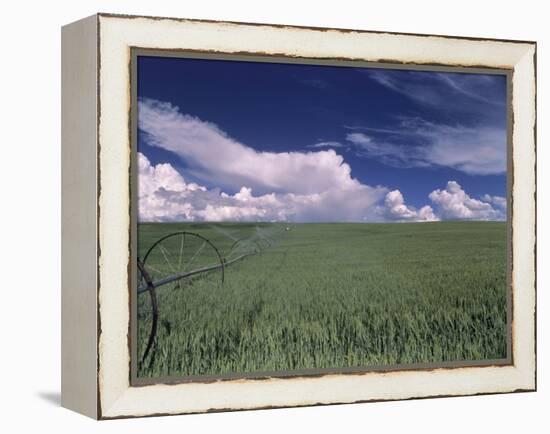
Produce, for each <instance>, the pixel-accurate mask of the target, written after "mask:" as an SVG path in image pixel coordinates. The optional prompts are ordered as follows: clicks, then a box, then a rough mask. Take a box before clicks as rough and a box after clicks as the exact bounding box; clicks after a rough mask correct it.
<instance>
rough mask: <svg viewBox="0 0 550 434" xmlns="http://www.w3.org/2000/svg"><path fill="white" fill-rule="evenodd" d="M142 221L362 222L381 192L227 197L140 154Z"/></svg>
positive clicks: (245, 190) (244, 191) (245, 191)
mask: <svg viewBox="0 0 550 434" xmlns="http://www.w3.org/2000/svg"><path fill="white" fill-rule="evenodd" d="M138 162H139V219H140V221H364V220H371V219H374V218H376V215H375V205H376V203H378V202H379V201H380V200H381V199H382V198H383V197H384V194H385V193H386V191H387V190H386V189H385V188H383V187H369V186H366V185H361V184H359V185H358V186H355V187H353V188H349V189H335V188H330V189H327V190H325V191H323V192H320V193H312V194H296V193H269V194H263V195H257V196H256V195H254V194H253V190H252V189H251V188H250V187H244V186H243V187H241V189H240V190H239V191H238V192H237V193H235V194H233V195H231V194H227V193H225V192H223V191H221V190H220V189H219V188H214V189H208V188H206V187H204V186H201V185H198V184H196V183H188V182H186V181H185V179H184V178H183V176H182V175H181V174H179V173H178V172H177V171H176V170H175V169H174V168H173V167H172V166H171V165H170V164H166V163H164V164H157V165H156V166H154V165H152V164H151V163H150V161H149V160H148V159H147V157H145V155H143V154H141V153H138Z"/></svg>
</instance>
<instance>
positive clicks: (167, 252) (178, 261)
mask: <svg viewBox="0 0 550 434" xmlns="http://www.w3.org/2000/svg"><path fill="white" fill-rule="evenodd" d="M279 232H281V231H279ZM258 236H259V239H254V240H235V242H234V243H233V244H232V245H231V247H230V249H229V252H228V255H229V256H231V254H232V253H233V252H234V250H238V246H239V244H242V243H251V244H252V245H253V246H254V249H253V250H252V251H248V252H244V253H242V254H240V255H238V256H236V257H235V258H232V259H230V260H227V258H224V257H222V255H221V254H220V252H219V250H218V248H217V247H216V246H215V245H214V244H213V243H212V242H211V241H210V240H208V239H207V238H206V237H204V236H202V235H199V234H197V233H194V232H186V231H184V232H174V233H171V234H169V235H166V236H164V237H162V238H160V239H158V240H157V241H156V242H155V243H154V244H153V245H152V246H151V247H150V248H149V250H147V252H146V253H145V256H144V257H143V261H141V260H140V259H139V258H138V260H137V263H138V270H139V272H140V275H141V279H139V282H140V283H139V284H138V288H137V291H136V292H137V295H139V294H141V293H143V292H148V293H149V298H150V300H151V308H152V315H153V318H152V321H151V330H150V332H149V338H148V339H147V346H146V347H145V351H144V352H143V356H142V358H141V363H142V364H143V363H145V360H146V359H147V356H148V355H149V353H150V351H151V348H152V347H153V344H154V342H155V339H156V336H157V325H158V319H159V307H158V301H157V293H156V290H157V288H159V287H161V286H164V285H168V284H170V283H176V282H178V284H179V282H181V281H182V280H184V279H188V278H190V277H192V276H196V275H201V274H205V273H209V272H212V271H215V270H220V272H221V283H222V285H223V283H224V281H225V268H226V267H228V266H230V265H233V264H235V263H237V262H239V261H241V260H243V259H245V258H247V257H249V256H253V255H258V254H261V253H262V251H263V250H264V249H266V248H268V247H270V246H272V245H273V243H274V241H273V240H272V239H269V238H268V237H267V236H265V235H264V234H261V233H258ZM178 238H179V242H177V241H178ZM188 240H192V241H193V242H198V243H199V244H200V246H199V247H198V248H196V249H195V248H192V249H191V250H192V254H191V258H190V259H189V260H188V261H184V256H185V255H184V252H185V251H186V250H188V248H187V244H189V242H188ZM262 241H263V243H265V244H266V246H262ZM193 242H192V243H191V244H193ZM245 245H246V244H245ZM205 248H206V249H209V250H210V256H213V259H214V260H215V262H214V263H212V258H209V259H210V260H209V261H207V263H206V264H200V260H199V261H198V262H199V263H198V264H197V265H196V268H194V269H192V270H189V268H190V266H191V264H193V263H197V258H199V259H200V257H201V256H200V255H201V254H202V252H204V251H205ZM207 251H208V250H207ZM174 252H177V254H174ZM155 255H156V256H157V258H156V259H161V264H162V262H164V266H163V265H159V264H158V263H157V262H155V265H152V264H150V263H149V264H148V262H152V261H154V260H155ZM171 257H172V261H171V260H170V258H171ZM150 258H152V259H150ZM148 260H149V261H148ZM153 362H154V354H153V356H152V357H151V359H150V361H149V366H152V364H153Z"/></svg>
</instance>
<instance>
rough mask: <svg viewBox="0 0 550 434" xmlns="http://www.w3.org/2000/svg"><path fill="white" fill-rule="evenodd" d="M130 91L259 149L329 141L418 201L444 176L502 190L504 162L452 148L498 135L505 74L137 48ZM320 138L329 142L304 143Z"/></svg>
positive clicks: (154, 156)
mask: <svg viewBox="0 0 550 434" xmlns="http://www.w3.org/2000/svg"><path fill="white" fill-rule="evenodd" d="M138 97H139V98H151V99H155V100H160V101H167V102H170V103H172V104H173V105H176V106H178V107H179V109H180V111H181V112H182V113H185V114H190V115H193V116H196V117H198V118H200V119H201V120H203V121H208V122H212V123H214V124H216V125H217V126H218V127H219V128H220V129H221V130H223V131H224V132H225V133H227V135H229V136H230V137H232V138H234V139H235V140H237V141H239V142H241V143H242V144H244V145H246V146H249V147H252V148H254V149H256V150H258V151H273V152H284V151H300V152H306V151H312V150H320V149H327V148H330V147H332V148H333V149H335V150H336V152H337V153H339V154H341V155H343V156H344V159H345V161H346V162H347V163H348V164H349V165H350V166H351V168H352V176H353V177H355V178H357V179H358V180H359V181H360V182H362V183H364V184H368V185H384V186H387V187H388V188H390V189H396V188H397V189H399V190H400V191H401V192H402V193H403V195H404V196H405V198H406V200H407V203H410V204H412V205H414V206H417V207H420V206H422V205H424V204H426V203H427V195H428V194H429V193H430V192H431V191H433V190H434V189H436V188H444V186H445V184H446V183H447V181H449V180H455V181H457V182H458V183H459V184H461V185H462V187H463V188H464V190H465V191H467V192H468V194H470V195H471V196H474V197H479V196H481V195H483V194H490V195H499V196H505V195H506V177H505V173H504V171H503V170H498V169H495V167H494V164H492V163H490V162H488V163H487V164H486V165H484V164H481V166H480V167H478V164H477V162H476V161H473V163H475V165H476V168H475V169H471V168H469V167H470V166H471V164H469V162H468V159H469V158H471V159H473V160H476V159H478V158H477V157H475V156H469V155H465V156H464V160H465V161H466V162H462V161H461V157H460V153H461V148H460V147H461V146H462V143H463V142H467V144H468V146H470V147H465V148H464V153H465V154H466V153H469V152H470V150H471V149H472V146H473V147H474V149H475V146H476V141H480V140H492V139H493V138H494V137H497V139H495V140H501V139H502V137H505V134H504V133H503V132H504V131H505V129H506V77H505V76H504V75H480V74H464V73H452V74H451V73H434V72H419V71H405V70H381V69H373V68H352V67H335V66H307V65H295V64H275V63H261V62H242V61H223V60H199V59H185V58H169V57H152V56H151V57H149V56H140V57H139V58H138ZM350 134H351V135H353V134H363V135H364V136H366V137H368V139H367V140H368V141H369V144H368V146H366V147H361V144H360V143H357V140H356V141H355V142H354V141H353V140H351V139H350V137H355V138H357V136H350ZM502 134H504V136H503V135H502ZM320 142H336V143H331V144H327V145H319V146H318V147H317V148H313V147H311V146H312V145H315V144H318V143H320ZM138 146H139V149H140V151H141V152H143V153H144V154H146V155H147V157H148V158H149V159H150V160H151V162H152V163H154V164H156V163H160V162H169V163H171V164H172V165H174V166H175V167H178V168H185V161H182V160H180V159H179V157H178V156H176V155H175V154H172V153H170V152H168V151H165V150H162V149H160V148H156V147H151V146H149V145H147V144H146V143H145V141H144V140H143V135H142V134H140V136H139V145H138ZM442 149H443V150H444V151H442ZM495 152H501V153H504V152H505V146H504V144H502V146H501V145H495ZM449 154H452V156H449ZM457 155H458V157H457ZM491 158H493V159H494V158H495V157H494V155H493V156H492V157H491ZM502 158H505V156H504V154H503V157H502ZM497 159H498V158H497ZM457 161H458V162H457ZM504 167H505V165H504Z"/></svg>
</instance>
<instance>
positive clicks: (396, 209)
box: [379, 190, 439, 222]
mask: <svg viewBox="0 0 550 434" xmlns="http://www.w3.org/2000/svg"><path fill="white" fill-rule="evenodd" d="M379 212H380V214H381V215H382V216H383V217H384V220H389V221H409V222H427V221H430V222H431V221H437V220H439V218H438V217H437V216H436V215H435V214H434V211H433V209H432V207H431V206H429V205H426V206H423V207H422V208H420V209H419V210H416V209H415V208H414V207H410V206H407V205H406V204H405V199H404V198H403V194H402V193H401V192H400V191H399V190H393V191H390V192H388V193H387V194H386V198H385V199H384V206H383V207H380V208H379Z"/></svg>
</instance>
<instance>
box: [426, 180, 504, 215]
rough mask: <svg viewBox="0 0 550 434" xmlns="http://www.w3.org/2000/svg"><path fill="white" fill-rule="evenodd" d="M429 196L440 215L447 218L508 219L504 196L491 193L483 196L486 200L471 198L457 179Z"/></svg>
mask: <svg viewBox="0 0 550 434" xmlns="http://www.w3.org/2000/svg"><path fill="white" fill-rule="evenodd" d="M429 198H430V200H431V201H432V203H433V204H434V205H435V207H436V210H437V213H438V215H439V216H440V217H441V218H443V219H446V220H505V219H506V201H505V199H504V198H502V197H500V196H489V195H485V196H483V198H484V200H485V201H483V200H478V199H474V198H471V197H470V196H469V195H468V194H467V193H466V192H465V191H464V190H463V189H462V187H461V186H460V185H459V184H458V183H457V182H456V181H449V182H448V183H447V186H446V188H445V189H444V190H439V189H438V190H434V191H432V192H431V193H430V195H429ZM493 198H494V199H493ZM493 204H494V205H495V206H493Z"/></svg>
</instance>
